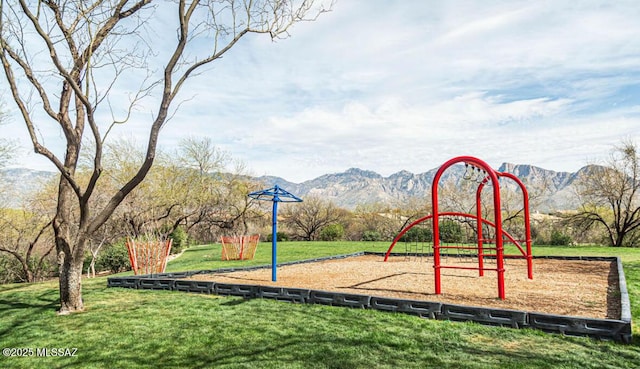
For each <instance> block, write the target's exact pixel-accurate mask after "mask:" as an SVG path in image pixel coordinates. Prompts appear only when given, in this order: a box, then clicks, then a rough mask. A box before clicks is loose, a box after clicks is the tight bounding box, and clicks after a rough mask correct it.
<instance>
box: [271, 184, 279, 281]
mask: <svg viewBox="0 0 640 369" xmlns="http://www.w3.org/2000/svg"><path fill="white" fill-rule="evenodd" d="M278 202H280V198H279V197H278V196H277V195H276V196H274V197H273V214H272V216H273V223H272V227H271V281H272V282H275V281H276V280H277V276H276V269H277V267H276V266H277V265H278V260H277V259H278V251H277V250H278Z"/></svg>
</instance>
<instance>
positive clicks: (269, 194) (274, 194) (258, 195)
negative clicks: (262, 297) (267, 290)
mask: <svg viewBox="0 0 640 369" xmlns="http://www.w3.org/2000/svg"><path fill="white" fill-rule="evenodd" d="M249 197H250V198H252V199H256V200H263V201H272V202H273V210H272V218H273V219H272V226H271V281H273V282H275V281H276V280H277V272H276V266H277V265H278V262H277V258H278V252H277V250H278V237H277V234H278V203H279V202H302V199H301V198H299V197H297V196H296V195H294V194H292V193H290V192H287V191H285V190H284V189H282V188H280V187H279V186H278V185H275V186H273V187H271V188H267V189H266V190H261V191H256V192H252V193H250V194H249Z"/></svg>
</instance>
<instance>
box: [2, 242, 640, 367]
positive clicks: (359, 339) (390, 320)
mask: <svg viewBox="0 0 640 369" xmlns="http://www.w3.org/2000/svg"><path fill="white" fill-rule="evenodd" d="M278 246H279V248H278V254H279V261H282V262H284V261H290V260H296V259H308V258H315V257H321V256H327V255H335V254H345V253H351V252H356V251H362V250H367V251H386V248H387V246H388V243H348V242H343V243H333V242H326V243H322V242H318V243H296V242H284V243H279V245H278ZM535 253H536V254H537V255H554V254H556V255H599V256H610V255H620V256H622V257H623V260H624V262H625V264H624V266H625V273H626V276H627V284H628V287H629V292H630V295H631V300H632V313H633V317H634V321H638V319H639V318H640V249H612V248H599V247H584V248H582V247H580V248H558V247H553V248H552V247H536V248H535ZM269 262H270V245H269V244H265V243H263V244H260V246H259V248H258V252H257V254H256V258H255V260H253V261H244V262H237V261H236V262H222V261H220V246H219V245H213V246H200V247H193V248H190V249H188V250H187V251H186V252H185V253H184V254H183V255H182V256H181V257H180V258H178V259H176V260H175V261H173V262H171V263H170V264H169V268H168V269H169V270H171V271H179V270H193V269H213V268H219V267H228V266H232V265H237V266H240V265H242V266H244V265H250V264H268V263H269ZM56 300H57V289H56V283H55V282H47V283H38V284H32V285H16V284H14V285H3V286H0V346H2V348H5V347H14V348H32V349H34V350H35V349H36V348H45V347H48V348H53V347H55V348H77V351H76V356H74V357H37V356H36V355H35V351H34V356H30V357H2V356H0V368H425V367H432V368H497V367H499V368H637V367H640V343H639V341H640V339H638V338H636V340H635V342H634V343H633V344H631V345H623V344H616V343H611V342H600V341H596V340H592V339H588V338H571V337H563V336H560V335H553V334H546V333H543V332H540V331H534V330H526V329H525V330H516V329H510V328H496V327H488V326H483V325H479V324H475V323H453V322H446V321H435V320H427V319H420V318H417V317H414V316H410V315H404V314H391V313H385V312H380V311H374V310H359V309H347V308H340V307H330V306H322V305H302V304H292V303H284V302H278V301H273V300H260V299H254V300H243V299H240V298H232V297H217V296H211V295H198V294H187V293H178V292H168V291H146V290H129V289H120V288H106V278H104V277H102V278H96V279H92V280H85V281H84V301H85V305H86V311H85V312H83V313H79V314H74V315H70V316H57V315H56V314H55V310H56V307H57V302H56ZM634 335H635V336H636V337H640V330H639V329H638V328H637V327H636V326H634Z"/></svg>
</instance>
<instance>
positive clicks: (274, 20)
mask: <svg viewBox="0 0 640 369" xmlns="http://www.w3.org/2000/svg"><path fill="white" fill-rule="evenodd" d="M325 11H326V9H325V8H323V7H320V6H318V5H317V4H314V1H311V0H310V1H304V0H303V1H295V0H284V1H276V0H272V1H267V0H263V1H260V0H255V1H253V0H237V1H234V0H226V1H213V0H209V1H204V0H203V1H197V0H194V1H186V0H176V1H153V0H133V1H131V0H95V1H72V0H40V1H28V0H0V61H1V62H2V68H3V71H4V75H5V77H6V82H7V84H8V87H9V90H10V92H11V95H12V98H13V100H14V102H15V104H16V106H17V110H18V112H19V114H20V115H21V117H22V120H23V121H24V124H25V127H26V129H27V131H28V133H29V136H30V138H31V141H32V144H33V149H34V151H35V152H36V153H37V154H40V155H42V156H44V157H46V158H47V159H48V160H49V161H50V162H51V163H52V164H53V165H54V166H55V167H56V168H57V169H58V171H59V172H60V174H61V178H60V183H59V187H58V197H57V207H56V214H55V217H54V220H53V230H54V234H55V242H56V252H57V255H58V263H59V265H60V278H59V286H60V309H59V313H60V314H65V313H70V312H76V311H81V310H83V309H84V305H83V302H82V287H81V276H82V263H83V259H84V254H85V251H86V248H87V245H88V242H89V239H90V237H91V236H92V234H93V233H94V232H95V231H96V230H97V229H99V228H100V227H101V226H102V225H103V224H104V223H105V222H106V221H107V220H108V219H109V217H110V216H111V214H113V212H114V210H115V209H116V208H117V207H118V206H119V205H120V204H121V203H122V201H123V200H124V199H125V198H126V196H127V195H128V194H129V193H131V192H132V191H133V190H134V189H135V188H136V187H137V186H138V185H139V184H140V183H141V182H142V181H143V179H144V178H145V176H146V175H147V173H148V172H149V170H150V169H151V166H152V164H153V162H154V159H155V158H156V148H157V144H158V137H159V134H160V131H161V129H162V127H163V126H165V124H166V123H167V121H168V120H169V119H170V118H171V117H172V116H173V114H174V113H175V109H176V108H177V107H178V106H179V101H178V96H179V92H180V91H181V89H183V87H185V84H186V83H187V81H188V80H189V79H190V78H192V77H194V76H196V75H197V74H199V73H201V72H203V70H204V69H205V67H206V66H208V65H210V63H212V62H214V61H215V60H217V59H219V58H221V57H222V56H224V55H225V54H226V53H227V52H228V51H229V50H230V49H231V48H233V47H234V46H235V45H236V44H237V43H238V42H239V41H240V40H241V39H242V38H243V37H245V36H246V35H248V34H252V33H259V34H266V35H268V36H270V37H271V38H272V39H275V38H282V37H286V36H288V34H289V33H288V32H289V31H290V29H291V26H292V25H294V24H295V23H297V22H300V21H304V20H313V19H315V18H316V17H317V16H318V15H319V14H320V13H322V12H325ZM159 19H162V20H163V22H164V24H163V25H162V27H158V28H155V29H154V28H153V26H152V25H153V22H154V21H156V22H157V21H158V20H159ZM167 20H169V21H167ZM156 25H157V24H156ZM174 27H175V33H173V34H169V35H168V34H167V33H166V31H165V30H166V29H167V28H174ZM205 45H208V47H204V46H205ZM159 46H161V47H159ZM156 47H158V48H156ZM203 50H204V51H203ZM140 76H142V78H140ZM135 83H138V87H136V88H135V89H133V90H132V89H131V85H132V84H135ZM123 90H124V91H123ZM123 96H124V97H126V96H128V98H129V102H128V103H127V102H122V97H123ZM143 103H144V106H146V107H147V108H148V107H149V106H154V108H153V109H154V112H153V116H152V118H151V119H150V122H149V124H148V131H147V134H148V136H147V137H148V140H147V144H146V149H145V156H144V158H143V160H142V163H141V164H140V166H139V167H138V168H137V170H136V171H135V173H134V174H133V175H132V176H131V177H130V178H129V179H128V181H126V182H125V183H124V184H123V185H122V186H121V187H120V188H119V189H117V190H116V191H114V192H113V193H112V194H111V196H110V197H109V200H108V201H107V202H106V203H105V205H104V206H101V207H98V208H93V207H92V206H91V205H92V202H91V199H92V197H93V195H94V193H95V190H96V188H97V186H98V183H99V182H100V180H101V178H102V177H103V158H102V154H103V146H104V144H105V142H106V139H107V138H108V137H107V136H108V135H109V133H110V132H111V131H112V130H114V129H116V128H117V126H119V125H121V124H124V123H126V122H127V121H128V120H129V118H130V117H131V116H132V114H134V113H135V109H139V108H140V107H142V106H143V105H142V104H143ZM122 104H124V105H125V109H118V106H120V108H121V107H122ZM118 112H121V115H122V116H120V117H116V115H118ZM108 117H110V118H108ZM45 125H48V126H46V127H51V125H53V126H55V127H56V129H58V130H59V132H61V135H60V137H62V139H63V142H62V145H61V146H62V147H64V149H63V152H62V153H60V152H59V149H58V146H56V145H55V144H53V143H52V142H51V141H49V139H50V137H47V141H46V142H45V141H44V139H43V138H42V137H41V136H40V132H42V131H43V129H44V127H45ZM84 143H91V144H90V145H89V144H87V145H84ZM87 148H91V157H92V159H93V165H92V170H91V173H90V176H89V179H88V181H86V182H81V181H79V179H78V178H77V168H78V161H79V158H80V157H81V155H82V152H83V150H87ZM74 212H75V213H77V218H75V217H74Z"/></svg>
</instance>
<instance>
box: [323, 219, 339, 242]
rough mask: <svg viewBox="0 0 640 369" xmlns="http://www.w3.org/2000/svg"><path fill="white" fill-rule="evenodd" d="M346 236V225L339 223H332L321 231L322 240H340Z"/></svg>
mask: <svg viewBox="0 0 640 369" xmlns="http://www.w3.org/2000/svg"><path fill="white" fill-rule="evenodd" d="M342 237H344V226H342V224H339V223H335V224H330V225H328V226H326V227H324V228H322V230H321V231H320V240H322V241H338V240H340V239H342Z"/></svg>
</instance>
